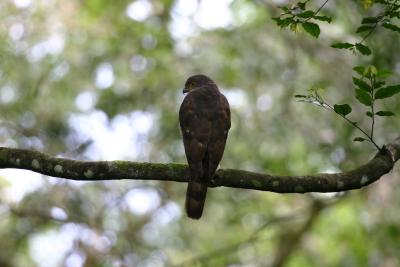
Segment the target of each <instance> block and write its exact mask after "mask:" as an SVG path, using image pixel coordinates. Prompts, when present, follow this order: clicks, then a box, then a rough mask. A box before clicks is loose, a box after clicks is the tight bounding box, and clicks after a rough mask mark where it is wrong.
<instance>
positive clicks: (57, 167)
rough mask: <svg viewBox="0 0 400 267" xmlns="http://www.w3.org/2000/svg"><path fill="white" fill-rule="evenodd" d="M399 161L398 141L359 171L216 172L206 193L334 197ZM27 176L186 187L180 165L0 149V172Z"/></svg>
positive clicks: (373, 178) (185, 171)
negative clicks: (20, 172) (216, 189)
mask: <svg viewBox="0 0 400 267" xmlns="http://www.w3.org/2000/svg"><path fill="white" fill-rule="evenodd" d="M399 157H400V137H399V138H397V139H396V140H395V141H394V142H393V143H390V144H388V145H386V146H385V147H384V149H382V151H380V152H378V153H377V154H376V155H375V156H374V158H373V159H371V160H370V161H369V162H368V163H366V164H365V165H363V166H361V167H359V168H357V169H355V170H351V171H347V172H342V173H335V174H326V173H322V174H316V175H304V176H276V175H269V174H262V173H255V172H249V171H243V170H233V169H220V170H218V171H217V173H216V175H215V176H214V178H213V179H212V180H211V181H210V183H209V186H210V187H217V186H226V187H234V188H245V189H254V190H262V191H270V192H277V193H307V192H339V191H346V190H352V189H358V188H361V187H364V186H366V185H368V184H371V183H373V182H375V181H377V180H378V179H379V178H380V177H382V176H383V175H384V174H386V173H388V172H389V171H390V170H391V169H392V168H393V166H394V164H395V162H396V161H397V160H398V159H399ZM5 168H14V169H24V170H31V171H34V172H37V173H41V174H44V175H48V176H53V177H58V178H65V179H71V180H81V181H98V180H119V179H133V180H160V181H174V182H187V180H188V168H187V165H185V164H175V163H169V164H160V163H138V162H130V161H77V160H71V159H65V158H55V157H51V156H48V155H46V154H44V153H41V152H37V151H32V150H25V149H15V148H6V147H0V169H5Z"/></svg>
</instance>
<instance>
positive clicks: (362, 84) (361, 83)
mask: <svg viewBox="0 0 400 267" xmlns="http://www.w3.org/2000/svg"><path fill="white" fill-rule="evenodd" d="M353 83H354V84H355V85H357V86H358V88H360V89H361V90H363V91H365V92H368V93H369V92H370V91H371V86H369V85H368V84H367V83H366V82H364V81H363V80H361V79H358V78H356V77H353Z"/></svg>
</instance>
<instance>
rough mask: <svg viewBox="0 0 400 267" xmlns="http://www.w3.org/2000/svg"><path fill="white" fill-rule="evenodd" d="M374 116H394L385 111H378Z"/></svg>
mask: <svg viewBox="0 0 400 267" xmlns="http://www.w3.org/2000/svg"><path fill="white" fill-rule="evenodd" d="M375 114H376V115H378V116H394V115H395V114H394V113H393V112H391V111H385V110H382V111H378V112H377V113H375Z"/></svg>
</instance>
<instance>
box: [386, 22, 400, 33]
mask: <svg viewBox="0 0 400 267" xmlns="http://www.w3.org/2000/svg"><path fill="white" fill-rule="evenodd" d="M382 26H383V27H384V28H386V29H389V30H392V31H395V32H400V27H399V26H396V25H394V24H391V23H384V24H383V25H382Z"/></svg>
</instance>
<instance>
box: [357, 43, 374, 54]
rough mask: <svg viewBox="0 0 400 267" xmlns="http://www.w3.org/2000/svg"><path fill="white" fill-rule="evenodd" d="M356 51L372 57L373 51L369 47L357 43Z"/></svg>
mask: <svg viewBox="0 0 400 267" xmlns="http://www.w3.org/2000/svg"><path fill="white" fill-rule="evenodd" d="M356 49H357V50H358V51H359V52H360V53H361V54H363V55H370V54H371V49H369V48H368V46H366V45H363V44H360V43H357V44H356Z"/></svg>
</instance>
